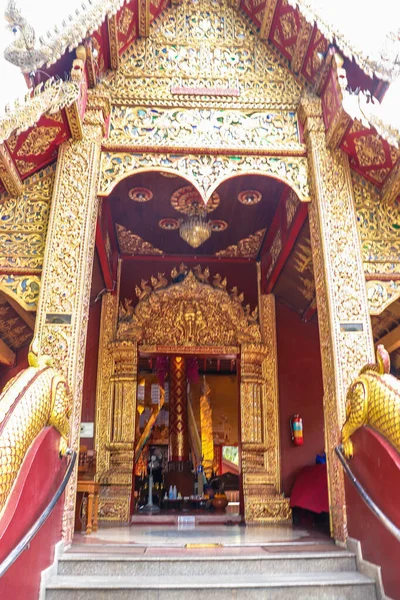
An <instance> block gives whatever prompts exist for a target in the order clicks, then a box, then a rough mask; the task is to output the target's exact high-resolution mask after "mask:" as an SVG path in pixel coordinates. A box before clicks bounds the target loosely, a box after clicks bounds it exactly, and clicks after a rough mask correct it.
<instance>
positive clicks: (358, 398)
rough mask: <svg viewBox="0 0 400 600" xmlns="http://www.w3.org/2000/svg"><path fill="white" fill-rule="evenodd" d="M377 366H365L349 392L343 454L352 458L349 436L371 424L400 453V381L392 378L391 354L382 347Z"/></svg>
mask: <svg viewBox="0 0 400 600" xmlns="http://www.w3.org/2000/svg"><path fill="white" fill-rule="evenodd" d="M376 358H377V363H376V364H367V365H365V366H364V367H363V368H362V369H361V371H360V373H359V375H358V377H356V379H355V380H354V381H353V382H352V384H351V386H350V387H349V390H348V392H347V408H346V416H347V419H346V422H345V423H344V425H343V428H342V445H343V452H344V454H345V456H347V458H351V457H352V456H353V443H352V441H351V439H350V436H351V435H353V433H355V432H356V431H357V429H359V428H360V427H362V426H363V425H370V426H371V427H373V428H374V429H376V430H377V431H378V432H379V433H380V434H381V435H383V437H385V438H386V439H387V440H389V442H390V443H391V444H392V445H393V446H394V447H395V448H396V449H397V450H398V451H399V452H400V381H399V380H398V379H397V378H396V377H393V375H390V357H389V353H388V352H387V351H386V350H385V348H384V347H383V346H382V345H379V346H378V348H377V351H376Z"/></svg>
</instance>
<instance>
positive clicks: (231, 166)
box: [99, 151, 310, 202]
mask: <svg viewBox="0 0 400 600" xmlns="http://www.w3.org/2000/svg"><path fill="white" fill-rule="evenodd" d="M151 170H153V171H155V170H157V171H165V172H169V173H175V174H176V175H180V176H182V177H184V178H185V179H187V180H188V181H190V183H192V184H193V185H194V186H195V187H196V188H197V190H198V191H199V192H200V194H201V197H202V198H203V200H204V201H205V202H207V200H208V198H209V197H210V196H211V195H212V193H213V192H214V190H215V189H216V188H217V187H218V185H219V184H220V183H222V182H223V181H225V180H226V179H229V178H230V177H233V176H236V175H242V174H243V175H245V174H259V175H265V176H266V177H273V178H274V179H279V180H280V181H283V182H284V183H286V184H287V185H288V186H289V187H291V188H292V189H293V190H294V191H295V192H296V194H297V196H298V198H299V199H300V200H301V201H303V202H308V201H309V200H310V190H309V186H308V172H307V158H306V157H304V156H290V157H289V156H260V155H253V154H249V155H242V156H240V155H239V156H231V155H212V154H186V155H185V154H160V153H156V152H154V153H152V152H148V153H141V154H134V153H129V152H108V151H105V152H103V153H102V158H101V180H100V187H99V195H100V196H108V194H110V192H111V191H112V190H113V188H114V187H115V186H116V184H117V183H118V182H119V181H122V179H125V178H126V177H129V176H130V175H134V174H135V173H139V172H142V171H151Z"/></svg>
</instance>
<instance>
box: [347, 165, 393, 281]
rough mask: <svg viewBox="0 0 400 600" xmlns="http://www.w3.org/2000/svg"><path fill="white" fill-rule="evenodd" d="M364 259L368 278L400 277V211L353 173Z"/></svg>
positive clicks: (374, 188)
mask: <svg viewBox="0 0 400 600" xmlns="http://www.w3.org/2000/svg"><path fill="white" fill-rule="evenodd" d="M352 181H353V190H354V201H355V206H356V213H357V225H358V230H359V232H360V237H361V248H362V259H363V264H364V271H365V273H366V274H367V275H375V276H376V279H379V275H380V274H381V275H382V274H400V258H399V256H400V239H399V230H400V209H399V206H398V204H397V203H394V204H391V205H389V204H386V203H382V202H381V194H380V191H379V190H378V189H377V188H376V187H375V186H373V185H372V184H371V183H369V182H368V181H366V180H365V179H364V178H363V177H361V175H358V174H356V173H352Z"/></svg>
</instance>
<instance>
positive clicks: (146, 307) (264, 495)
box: [96, 264, 290, 522]
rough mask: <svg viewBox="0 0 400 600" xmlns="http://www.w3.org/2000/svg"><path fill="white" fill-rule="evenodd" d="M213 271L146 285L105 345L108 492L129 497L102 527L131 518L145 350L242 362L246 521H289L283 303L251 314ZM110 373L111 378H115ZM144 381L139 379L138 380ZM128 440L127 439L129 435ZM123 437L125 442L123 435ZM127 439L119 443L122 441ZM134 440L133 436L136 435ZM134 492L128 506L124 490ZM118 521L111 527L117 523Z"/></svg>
mask: <svg viewBox="0 0 400 600" xmlns="http://www.w3.org/2000/svg"><path fill="white" fill-rule="evenodd" d="M209 277H210V275H209V269H208V268H206V269H204V271H202V270H201V268H200V266H198V267H195V268H194V269H193V270H192V269H188V268H187V267H186V266H185V265H184V264H181V265H180V267H179V268H175V269H173V270H172V272H171V281H169V280H168V279H167V278H166V277H165V275H164V274H161V273H158V275H157V276H152V277H151V278H150V282H151V284H149V283H148V282H147V281H142V282H141V285H140V286H136V295H137V297H138V298H139V301H138V303H137V304H136V306H133V301H132V300H124V302H122V303H121V304H120V307H119V313H118V322H117V327H116V332H115V334H114V336H110V338H109V339H108V341H107V340H103V343H105V344H106V346H105V347H103V348H102V349H101V356H102V358H100V369H101V370H103V369H102V367H103V366H104V372H109V373H110V376H109V377H110V380H111V385H109V386H107V385H105V386H104V385H99V388H98V397H97V422H96V431H97V434H96V449H97V452H98V467H99V472H98V474H97V477H98V479H99V480H100V481H102V482H103V483H108V484H109V485H117V486H119V488H118V489H119V495H118V496H115V497H112V494H111V496H110V494H108V495H106V496H105V497H104V498H101V499H100V518H103V519H104V520H119V521H124V520H125V521H126V520H128V518H129V504H130V490H131V473H132V465H133V438H132V437H129V436H128V433H127V432H128V430H127V428H126V424H127V423H128V424H130V426H129V431H132V428H134V423H135V415H136V385H137V357H138V351H139V349H140V350H142V351H144V352H156V353H177V352H179V353H187V354H197V353H202V354H204V353H206V354H212V353H218V354H238V355H240V358H241V367H240V415H241V418H240V422H241V444H242V474H243V491H244V505H245V520H246V522H252V521H271V522H277V521H286V520H288V519H289V518H290V508H289V504H288V500H286V499H284V498H282V496H281V495H280V493H279V492H280V459H279V433H278V386H277V368H276V366H277V361H276V336H275V302H274V297H273V296H272V295H269V296H263V297H262V298H261V303H260V306H261V315H260V318H259V315H258V307H256V308H255V309H254V310H253V311H251V309H250V307H249V305H246V306H243V301H244V295H243V293H239V292H238V290H237V288H232V289H231V290H230V291H228V289H229V288H228V284H227V281H226V279H222V278H221V276H220V275H218V274H217V275H215V276H214V278H213V280H212V282H209ZM107 370H108V371H107ZM132 371H134V372H132ZM124 431H125V434H124ZM115 432H116V433H115ZM116 435H117V437H116ZM129 435H131V434H129ZM123 489H125V496H124V495H123V494H121V493H120V492H121V490H123ZM107 511H109V512H108V514H110V513H112V516H111V517H107Z"/></svg>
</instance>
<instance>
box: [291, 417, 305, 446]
mask: <svg viewBox="0 0 400 600" xmlns="http://www.w3.org/2000/svg"><path fill="white" fill-rule="evenodd" d="M290 432H291V434H292V442H293V445H294V446H302V445H303V419H302V418H301V417H300V415H293V417H292V418H291V419H290Z"/></svg>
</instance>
